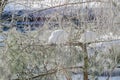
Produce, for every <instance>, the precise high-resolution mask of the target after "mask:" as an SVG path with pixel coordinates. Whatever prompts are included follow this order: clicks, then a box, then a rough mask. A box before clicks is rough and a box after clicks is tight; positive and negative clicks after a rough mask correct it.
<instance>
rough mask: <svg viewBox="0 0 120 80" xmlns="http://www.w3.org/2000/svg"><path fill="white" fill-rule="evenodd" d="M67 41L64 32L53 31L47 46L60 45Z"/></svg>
mask: <svg viewBox="0 0 120 80" xmlns="http://www.w3.org/2000/svg"><path fill="white" fill-rule="evenodd" d="M67 41H68V33H67V32H66V31H64V30H55V31H53V32H52V33H51V35H50V37H49V40H48V43H49V44H61V43H66V42H67Z"/></svg>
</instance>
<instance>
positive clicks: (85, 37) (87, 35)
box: [80, 31, 97, 42]
mask: <svg viewBox="0 0 120 80" xmlns="http://www.w3.org/2000/svg"><path fill="white" fill-rule="evenodd" d="M96 39H97V35H96V33H95V32H92V31H86V32H84V33H83V34H82V35H81V38H80V42H93V41H95V40H96Z"/></svg>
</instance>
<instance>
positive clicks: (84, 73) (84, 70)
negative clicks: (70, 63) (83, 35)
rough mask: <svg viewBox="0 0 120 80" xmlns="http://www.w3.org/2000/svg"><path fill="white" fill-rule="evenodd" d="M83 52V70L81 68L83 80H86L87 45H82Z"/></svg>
mask: <svg viewBox="0 0 120 80" xmlns="http://www.w3.org/2000/svg"><path fill="white" fill-rule="evenodd" d="M83 51H84V68H83V80H88V54H87V44H84V45H83Z"/></svg>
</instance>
